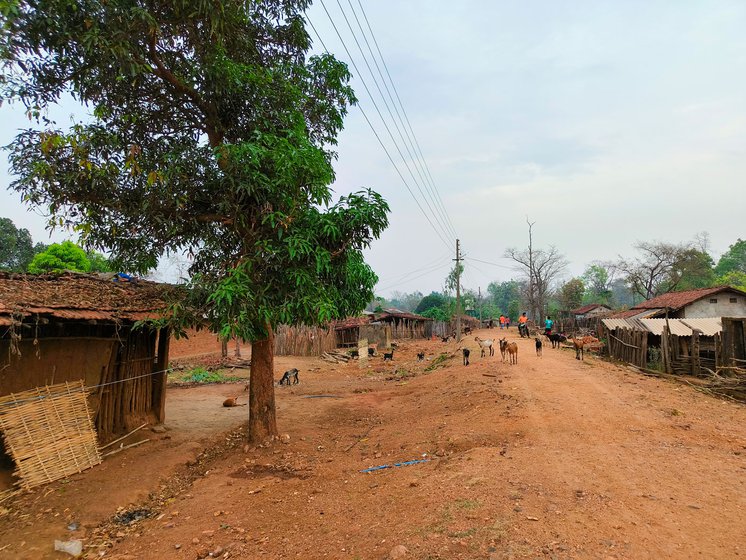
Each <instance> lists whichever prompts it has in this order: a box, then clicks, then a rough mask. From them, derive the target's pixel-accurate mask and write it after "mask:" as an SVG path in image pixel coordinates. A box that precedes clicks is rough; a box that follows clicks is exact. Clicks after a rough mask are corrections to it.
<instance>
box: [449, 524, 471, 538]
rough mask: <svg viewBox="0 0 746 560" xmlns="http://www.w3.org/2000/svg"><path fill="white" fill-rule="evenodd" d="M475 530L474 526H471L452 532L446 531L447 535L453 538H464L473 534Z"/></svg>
mask: <svg viewBox="0 0 746 560" xmlns="http://www.w3.org/2000/svg"><path fill="white" fill-rule="evenodd" d="M476 532H477V528H476V527H472V528H471V529H467V530H466V531H456V532H454V533H448V536H449V537H451V538H453V539H464V538H466V537H471V536H473V535H475V534H476Z"/></svg>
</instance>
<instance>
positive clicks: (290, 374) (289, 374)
mask: <svg viewBox="0 0 746 560" xmlns="http://www.w3.org/2000/svg"><path fill="white" fill-rule="evenodd" d="M290 378H292V379H293V385H297V384H298V383H300V381H298V369H297V368H293V369H289V370H287V371H286V372H285V373H284V374H283V375H282V379H280V383H279V385H287V386H288V387H290Z"/></svg>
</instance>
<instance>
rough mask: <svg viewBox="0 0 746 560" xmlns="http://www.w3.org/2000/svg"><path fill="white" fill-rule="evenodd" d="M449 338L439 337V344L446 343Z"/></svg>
mask: <svg viewBox="0 0 746 560" xmlns="http://www.w3.org/2000/svg"><path fill="white" fill-rule="evenodd" d="M449 338H451V337H450V336H441V337H440V341H441V342H448V339H449Z"/></svg>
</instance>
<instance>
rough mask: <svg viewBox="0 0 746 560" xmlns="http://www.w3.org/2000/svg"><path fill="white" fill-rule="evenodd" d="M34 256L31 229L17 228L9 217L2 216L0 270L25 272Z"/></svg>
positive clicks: (0, 222)
mask: <svg viewBox="0 0 746 560" xmlns="http://www.w3.org/2000/svg"><path fill="white" fill-rule="evenodd" d="M33 257H34V248H33V245H32V240H31V234H30V233H29V231H28V230H27V229H25V228H20V229H19V228H17V227H16V225H15V224H14V223H13V221H12V220H11V219H9V218H0V270H9V271H12V272H23V271H25V270H26V268H27V267H28V265H29V263H30V262H31V259H32V258H33Z"/></svg>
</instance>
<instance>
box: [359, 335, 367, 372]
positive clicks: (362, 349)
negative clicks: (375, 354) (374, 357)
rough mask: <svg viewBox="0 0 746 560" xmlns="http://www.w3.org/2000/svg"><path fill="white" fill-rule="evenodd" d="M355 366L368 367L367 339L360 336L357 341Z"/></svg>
mask: <svg viewBox="0 0 746 560" xmlns="http://www.w3.org/2000/svg"><path fill="white" fill-rule="evenodd" d="M357 367H359V368H360V369H365V368H367V367H368V339H367V338H360V339H358V341H357Z"/></svg>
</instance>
